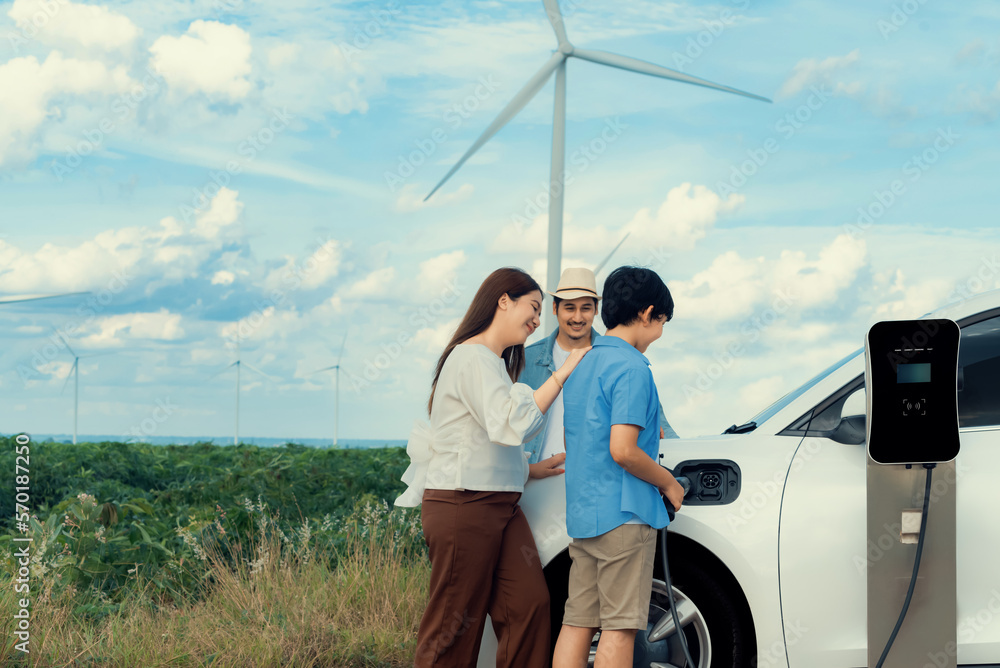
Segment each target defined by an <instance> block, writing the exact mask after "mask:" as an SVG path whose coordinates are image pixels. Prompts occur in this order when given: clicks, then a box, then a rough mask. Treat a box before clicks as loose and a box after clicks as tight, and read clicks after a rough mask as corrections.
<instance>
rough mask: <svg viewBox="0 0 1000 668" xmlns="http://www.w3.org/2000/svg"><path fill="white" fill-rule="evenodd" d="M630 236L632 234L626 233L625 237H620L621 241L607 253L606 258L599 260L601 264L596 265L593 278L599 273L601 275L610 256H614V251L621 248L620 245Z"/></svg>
mask: <svg viewBox="0 0 1000 668" xmlns="http://www.w3.org/2000/svg"><path fill="white" fill-rule="evenodd" d="M630 234H632V233H631V232H626V233H625V236H623V237H622V240H621V241H619V242H618V245H617V246H615V247H614V248H612V249H611V252H610V253H608V256H607V257H606V258H604V259H603V260H601V263H600V264H599V265H597V267H596V268H595V269H594V276H597V275H598V274H599V273H601V269H604V265H606V264H607V263H608V260H610V259H611V256H612V255H614V254H615V251H617V250H618V249H619V248H621V245H622V244H623V243H625V240H626V239H628V235H630Z"/></svg>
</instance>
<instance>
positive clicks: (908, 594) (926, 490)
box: [875, 464, 937, 668]
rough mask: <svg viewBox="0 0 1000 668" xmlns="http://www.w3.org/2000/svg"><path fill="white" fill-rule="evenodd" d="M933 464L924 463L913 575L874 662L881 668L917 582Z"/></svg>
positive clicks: (901, 622)
mask: <svg viewBox="0 0 1000 668" xmlns="http://www.w3.org/2000/svg"><path fill="white" fill-rule="evenodd" d="M935 466H937V464H924V468H925V469H927V482H926V483H925V485H924V509H923V512H922V513H921V514H920V537H919V538H918V539H917V556H916V558H915V559H914V560H913V575H911V576H910V588H909V589H908V590H907V591H906V600H905V601H903V610H902V611H901V612H900V613H899V619H898V620H896V627H895V628H894V629H893V630H892V634H891V635H890V636H889V641H888V642H887V643H886V644H885V649H884V650H882V656H881V657H880V658H879V660H878V663H877V664H875V668H882V664H883V663H885V658H886V657H887V656H889V650H890V649H892V643H893V642H895V640H896V634H897V633H899V627H901V626H902V625H903V619H904V618H905V617H906V611H907V610H909V609H910V599H912V598H913V588H914V587H915V586H916V584H917V572H918V571H920V555H921V553H922V552H923V551H924V534H925V533H926V531H927V510H928V508H929V507H930V500H931V475H932V473H933V471H934V467H935Z"/></svg>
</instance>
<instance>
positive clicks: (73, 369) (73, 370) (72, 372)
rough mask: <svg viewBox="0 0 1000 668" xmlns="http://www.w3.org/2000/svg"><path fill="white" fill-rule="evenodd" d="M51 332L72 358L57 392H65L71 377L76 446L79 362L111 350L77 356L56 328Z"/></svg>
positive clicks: (108, 353) (78, 410)
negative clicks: (64, 378) (71, 362)
mask: <svg viewBox="0 0 1000 668" xmlns="http://www.w3.org/2000/svg"><path fill="white" fill-rule="evenodd" d="M52 331H54V332H55V333H56V336H58V337H59V338H60V339H62V342H63V343H65V344H66V349H67V350H69V352H70V354H71V355H72V356H73V366H71V367H70V369H69V373H67V374H66V382H65V383H63V386H62V389H61V390H59V394H62V393H63V392H65V391H66V386H67V385H69V377H70V376H73V445H76V434H77V421H78V417H79V413H80V360H81V359H84V358H86V357H98V356H100V355H110V354H111V353H113V352H114V351H113V350H109V351H107V352H103V353H93V354H91V355H77V354H76V351H75V350H73V348H72V347H70V345H69V341H68V340H67V339H66V337H65V336H63V333H62V332H60V331H59V330H58V329H56V328H54V327H53V328H52Z"/></svg>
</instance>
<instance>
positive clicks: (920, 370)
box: [896, 363, 931, 383]
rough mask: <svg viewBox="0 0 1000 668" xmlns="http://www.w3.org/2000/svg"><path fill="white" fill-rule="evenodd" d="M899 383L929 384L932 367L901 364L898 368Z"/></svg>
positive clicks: (928, 364) (897, 380)
mask: <svg viewBox="0 0 1000 668" xmlns="http://www.w3.org/2000/svg"><path fill="white" fill-rule="evenodd" d="M896 382H897V383H929V382H931V365H930V363H923V364H899V365H898V366H897V367H896Z"/></svg>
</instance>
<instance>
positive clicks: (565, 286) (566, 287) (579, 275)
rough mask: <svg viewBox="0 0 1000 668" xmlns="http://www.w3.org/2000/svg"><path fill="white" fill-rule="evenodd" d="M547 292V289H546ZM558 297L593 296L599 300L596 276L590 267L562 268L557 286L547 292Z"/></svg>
mask: <svg viewBox="0 0 1000 668" xmlns="http://www.w3.org/2000/svg"><path fill="white" fill-rule="evenodd" d="M546 292H548V291H546ZM549 294H550V295H552V296H553V297H558V298H559V299H577V298H578V297H593V298H594V299H597V300H600V299H601V296H600V295H599V294H597V278H596V277H595V276H594V272H592V271H591V270H590V269H582V268H574V269H564V270H563V273H562V276H560V277H559V287H557V288H556V291H555V292H549Z"/></svg>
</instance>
